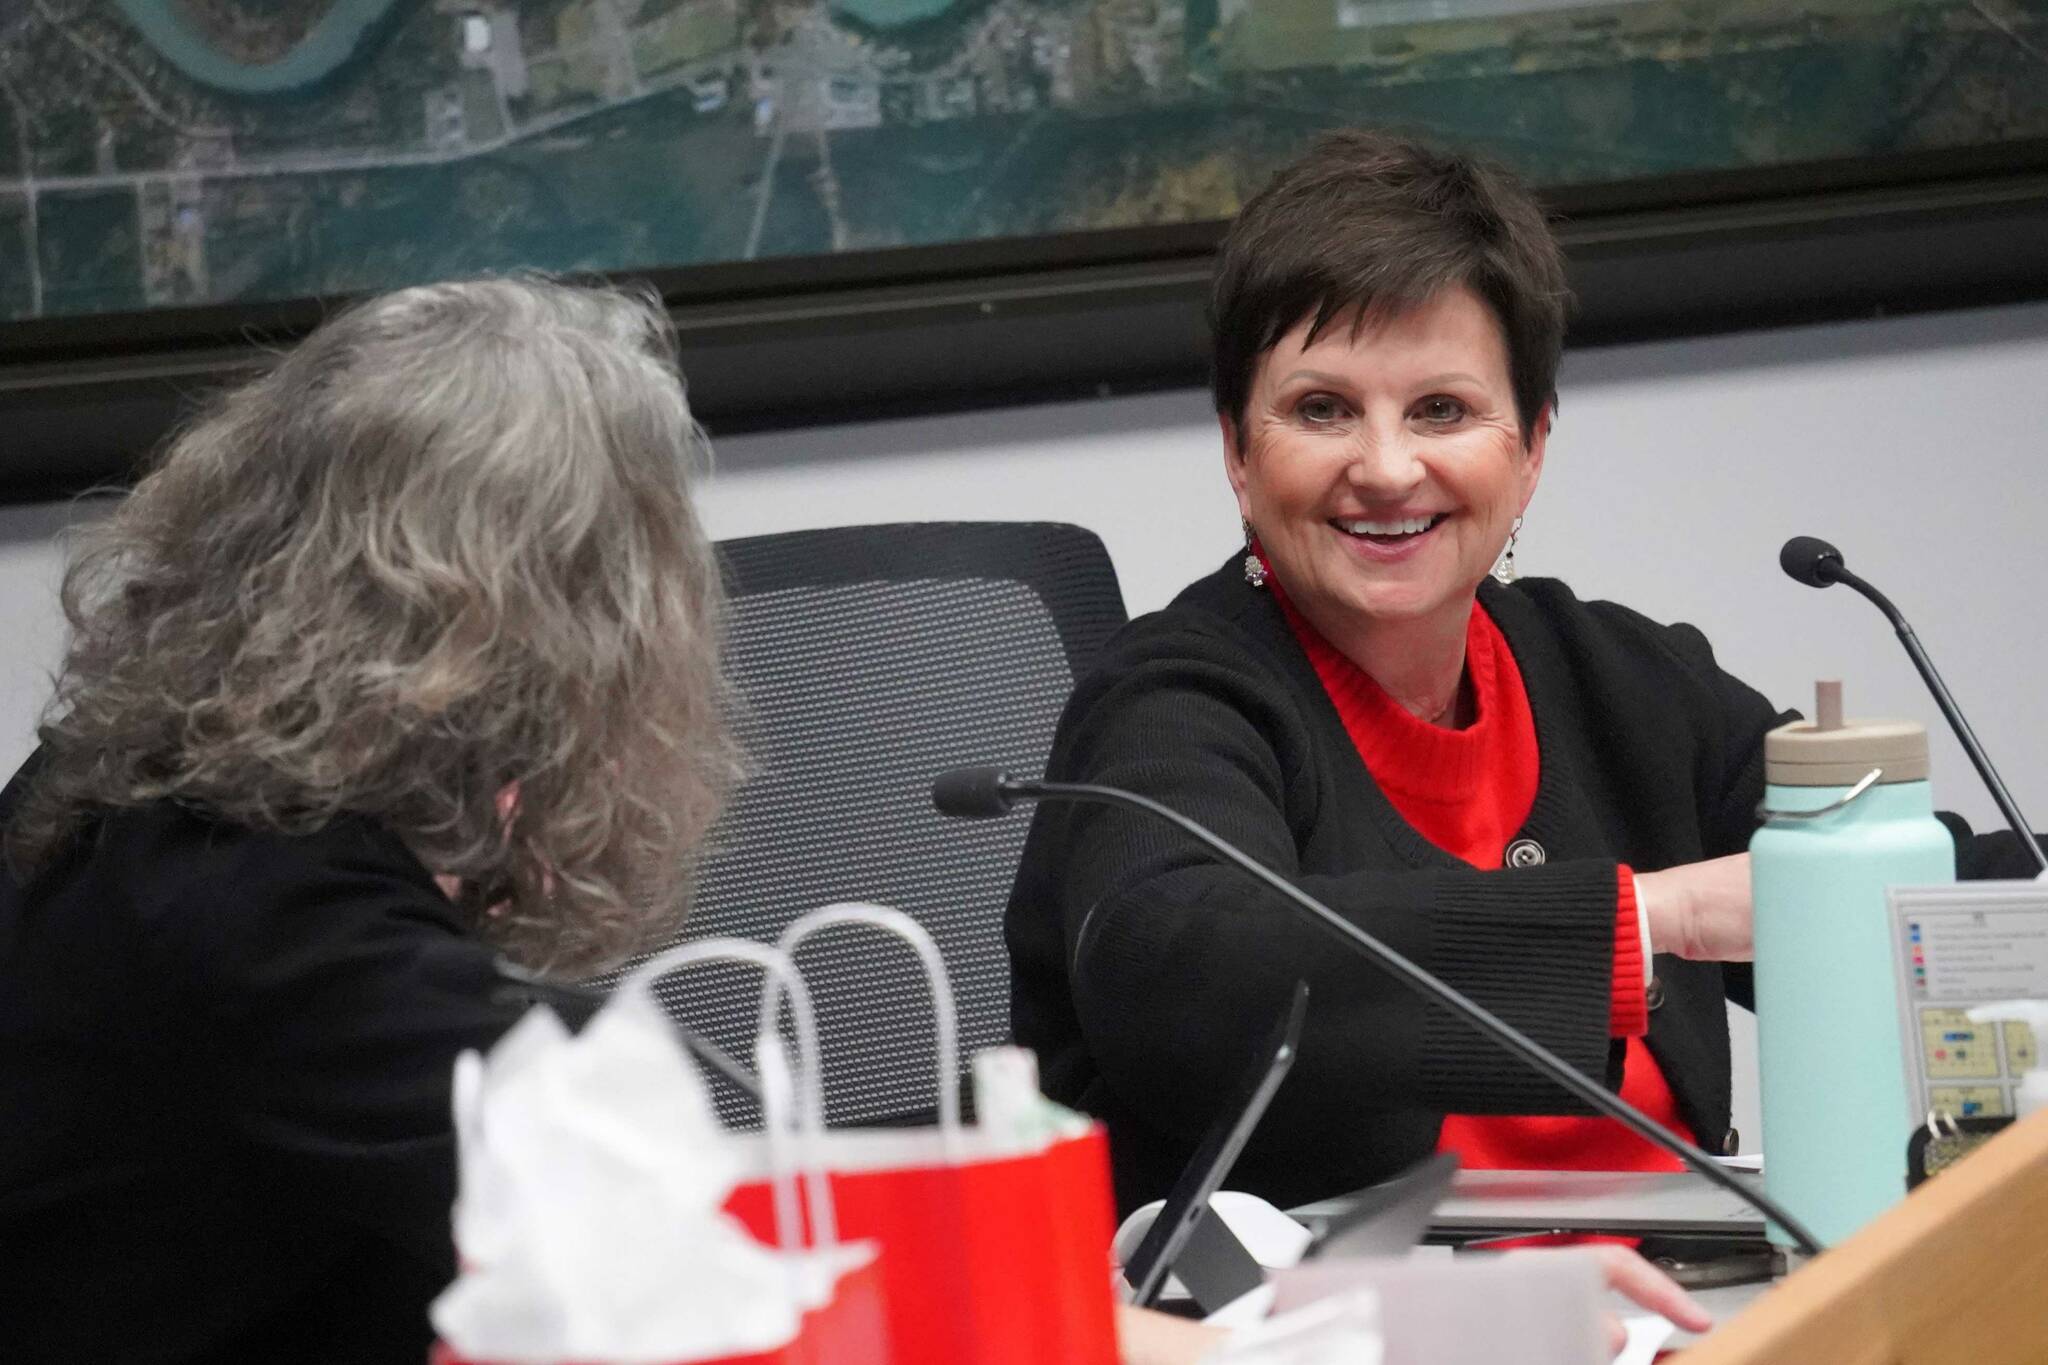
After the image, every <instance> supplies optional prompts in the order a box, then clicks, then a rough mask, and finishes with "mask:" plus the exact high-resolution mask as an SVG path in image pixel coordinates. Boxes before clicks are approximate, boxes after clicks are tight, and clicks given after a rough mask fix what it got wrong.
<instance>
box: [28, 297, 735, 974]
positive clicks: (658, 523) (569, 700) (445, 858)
mask: <svg viewBox="0 0 2048 1365" xmlns="http://www.w3.org/2000/svg"><path fill="white" fill-rule="evenodd" d="M674 355H675V348H674V336H673V333H672V331H671V329H670V326H669V323H668V320H667V317H666V315H665V314H664V313H663V312H662V310H661V309H660V308H659V307H658V306H656V305H655V304H654V303H653V302H652V301H651V300H644V299H635V298H629V297H627V296H625V295H623V294H621V293H618V292H615V291H610V290H599V289H585V288H573V287H569V286H566V285H560V284H552V283H547V282H544V281H540V280H533V279H499V280H482V281H471V282H466V283H456V284H442V285H432V286H427V287H423V288H416V289H406V290H401V291H399V292H397V293H394V294H389V295H385V296H383V297H381V298H376V299H372V300H370V301H368V302H366V303H363V304H361V305H360V306H357V307H355V308H353V309H351V310H349V311H348V312H345V313H343V314H341V315H339V316H337V317H335V318H334V319H332V320H331V321H329V322H327V323H326V324H325V325H323V326H322V327H320V328H319V329H318V330H317V331H315V332H314V333H313V334H312V335H311V336H309V337H307V338H306V340H305V341H304V342H302V343H300V344H299V345H298V346H296V347H295V348H293V349H292V350H291V351H290V353H289V354H287V355H286V356H285V357H284V358H283V359H282V360H281V361H280V363H278V364H277V366H276V367H275V368H274V369H272V370H271V371H269V372H268V373H267V374H265V375H263V376H262V377H261V378H259V379H256V380H255V381H253V382H252V383H250V384H248V385H246V386H245V387H242V388H240V389H237V390H235V391H233V392H231V393H228V394H227V395H226V396H225V397H224V398H222V399H221V400H219V401H218V402H217V403H216V404H215V406H214V407H213V408H212V410H211V411H210V412H208V413H206V414H205V415H203V416H202V417H201V418H199V419H198V420H197V421H196V422H194V423H193V424H192V425H191V426H190V427H188V428H187V429H186V430H185V431H184V432H183V433H182V434H181V435H179V436H178V437H177V438H176V439H175V440H174V441H173V442H172V443H171V445H170V446H169V447H168V449H167V450H166V452H165V453H164V455H163V456H162V458H161V460H160V461H159V462H158V464H157V467H156V468H155V470H154V472H152V473H151V474H150V475H149V476H148V477H147V478H146V479H144V480H143V481H142V483H141V484H140V485H139V486H138V487H137V488H136V489H135V491H134V492H133V494H132V495H130V496H129V497H128V498H127V500H126V501H125V502H123V503H122V504H121V506H120V507H119V508H118V510H116V511H115V512H114V513H113V514H112V516H111V517H109V518H108V519H107V520H106V521H105V522H104V523H102V524H101V525H99V526H97V527H95V528H93V529H91V530H90V531H88V532H86V533H85V536H84V539H83V543H82V545H81V548H80V552H79V554H78V555H77V557H76V558H75V560H74V562H73V564H72V566H71V567H70V569H69V571H68V573H67V574H66V577H65V581H64V591H63V598H64V609H65V612H66V615H67V616H68V617H69V619H70V622H71V628H72V639H71V644H70V649H69V653H68V655H67V657H66V658H65V661H64V664H63V666H62V669H61V671H60V672H59V674H58V677H57V686H56V695H55V696H54V697H53V698H52V700H51V702H50V704H49V707H48V708H47V710H46V711H45V713H44V721H43V724H42V726H41V727H40V737H41V740H42V744H43V761H42V764H41V766H40V768H39V769H38V770H37V772H36V774H35V775H34V777H33V778H32V780H31V785H30V787H29V789H28V791H27V793H26V794H25V796H24V799H23V802H22V804H21V806H20V807H19V808H18V810H17V815H16V818H15V820H14V821H12V822H11V824H10V828H9V830H8V834H7V854H8V858H9V860H10V862H11V863H12V865H13V867H14V869H15V871H16V874H17V875H18V876H23V877H25V876H27V875H32V874H33V873H34V872H35V871H36V870H39V869H41V868H42V867H44V866H46V865H47V864H49V863H50V862H51V861H53V860H54V859H55V858H56V857H57V856H58V855H59V854H60V853H61V852H62V851H63V849H64V848H65V847H66V845H67V844H69V843H70V842H71V841H72V840H73V839H74V837H75V836H77V835H78V834H79V833H80V832H81V830H83V829H84V828H85V827H86V826H87V825H89V824H90V822H91V821H92V820H93V819H94V818H95V815H96V813H98V812H103V811H105V810H108V809H116V808H120V807H126V806H135V805H139V804H141V803H144V802H150V801H157V800H162V799H170V800H174V801H178V802H181V803H183V804H186V805H189V806H192V807H194V808H197V809H199V810H201V811H203V812H205V813H207V814H209V815H210V816H212V817H215V818H218V819H220V820H223V821H228V822H232V823H235V824H240V825H243V826H246V827H250V828H255V829H262V830H275V831H280V832H284V833H304V832H308V831H311V830H314V829H317V828H319V827H320V826H322V825H323V824H325V823H327V822H328V821H330V820H332V819H334V818H336V817H338V816H341V815H344V814H356V815H364V816H368V817H370V818H372V819H374V820H376V821H378V822H379V823H381V824H382V825H383V826H384V827H385V828H387V829H389V830H391V831H392V832H393V833H395V834H397V835H398V836H399V837H400V838H402V839H403V840H404V841H405V842H406V843H407V844H408V846H410V847H411V849H412V850H413V851H414V853H415V854H416V855H417V856H418V857H419V859H420V861H421V862H422V863H423V864H424V865H425V866H426V867H427V868H429V869H430V870H432V871H433V872H435V873H437V874H442V875H447V876H453V877H456V878H459V879H460V880H461V881H462V883H463V884H464V886H465V887H466V888H468V889H469V892H470V894H467V895H465V896H464V897H462V903H463V904H464V905H465V906H466V907H467V908H468V911H469V914H470V916H471V917H472V920H473V923H474V926H475V928H476V929H477V931H478V932H479V933H481V934H482V935H483V936H484V937H486V938H487V939H489V940H491V941H493V942H495V943H496V944H497V945H498V946H499V947H501V948H502V949H503V950H504V951H506V952H507V953H508V954H510V955H511V956H512V957H513V958H515V959H516V960H518V961H520V962H522V963H524V964H525V965H527V966H529V967H534V968H537V969H541V970H547V971H555V972H562V973H572V972H586V971H590V970H594V969H596V968H598V967H601V966H604V965H606V964H609V963H611V962H614V961H616V960H618V959H619V958H621V957H623V956H625V955H626V954H628V953H630V952H631V951H633V950H634V949H636V948H639V947H642V946H644V945H645V944H646V943H648V942H650V941H652V940H654V939H655V938H656V937H658V936H659V935H660V934H661V933H662V932H664V931H666V930H668V929H671V928H672V927H673V925H674V922H675V920H676V918H677V917H678V916H679V915H680V912H681V903H682V900H683V899H684V897H685V895H686V890H687V884H688V869H689V863H690V859H689V853H690V851H691V850H693V849H694V848H695V847H696V846H697V844H698V842H699V840H700V839H701V838H702V837H703V835H704V834H705V832H706V830H707V828H708V827H709V825H710V823H711V822H712V820H713V819H714V818H715V817H716V815H717V812H718V810H719V808H720V806H721V804H722V802H723V799H724V796H725V793H726V791H727V789H728V788H729V786H730V784H731V782H732V780H733V779H734V778H735V777H736V775H737V772H738V757H737V750H736V749H735V747H734V745H733V742H732V741H731V739H730V737H729V732H728V729H727V726H726V721H725V705H724V703H725V690H724V685H723V681H722V675H721V673H720V669H719V662H718V656H719V646H720V639H721V626H720V618H721V611H722V601H723V599H722V595H721V591H720V587H719V577H718V571H717V566H716V563H715V561H714V558H713V554H712V550H711V547H710V545H709V544H708V543H707V541H706V540H705V538H704V534H703V532H702V530H701V529H700V528H699V526H698V523H697V518H696V514H695V512H694V511H693V510H692V507H691V503H690V491H689V487H690V482H691V479H692V477H693V475H694V474H695V473H696V472H697V471H698V470H700V469H701V468H702V467H703V466H704V464H705V462H706V460H707V458H708V447H707V446H706V444H705V441H704V437H703V433H702V431H701V430H700V429H699V428H698V426H697V425H696V423H695V421H694V420H693V419H692V418H691V416H690V412H689V408H688V406H687V404H686V403H685V402H684V397H683V389H682V383H681V376H680V375H679V374H678V373H677V370H676V367H675V362H674ZM513 784H517V785H516V788H514V786H513ZM508 789H511V790H515V791H516V794H517V795H516V800H513V801H510V802H505V803H504V804H505V805H506V806H507V807H508V808H507V809H505V810H502V811H501V809H500V805H501V793H505V792H507V791H508ZM486 907H489V909H488V910H487V909H486Z"/></svg>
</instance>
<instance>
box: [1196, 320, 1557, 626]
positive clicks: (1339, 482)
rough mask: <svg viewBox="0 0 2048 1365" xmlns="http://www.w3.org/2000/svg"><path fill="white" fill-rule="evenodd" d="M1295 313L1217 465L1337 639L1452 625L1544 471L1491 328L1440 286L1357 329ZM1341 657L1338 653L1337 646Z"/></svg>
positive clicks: (1302, 601) (1304, 609)
mask: <svg viewBox="0 0 2048 1365" xmlns="http://www.w3.org/2000/svg"><path fill="white" fill-rule="evenodd" d="M1308 328H1309V323H1308V320H1307V319H1304V320H1303V321H1301V322H1300V323H1298V324H1296V325H1295V327H1294V328H1293V329H1292V330H1291V331H1289V332H1288V333H1287V334H1286V335H1285V336H1283V337H1281V338H1280V341H1279V343H1278V344H1277V345H1275V346H1274V347H1273V349H1272V350H1271V351H1269V352H1267V353H1266V355H1265V356H1264V357H1263V358H1262V359H1261V360H1260V362H1259V365H1258V368H1257V371H1256V373H1255V374H1254V375H1253V378H1252V385H1251V392H1250V394H1249V395H1248V396H1247V399H1246V402H1245V409H1244V421H1243V436H1242V439H1241V440H1240V437H1239V433H1238V431H1237V429H1236V428H1235V427H1234V425H1233V424H1232V422H1231V420H1230V417H1229V415H1228V414H1224V415H1223V418H1222V422H1223V444H1224V466H1225V468H1226V470H1227V471H1228V473H1229V475H1230V484H1231V487H1232V488H1233V489H1235V490H1236V492H1237V505H1238V510H1239V512H1241V513H1242V514H1243V516H1244V518H1245V520H1246V521H1248V522H1250V523H1251V525H1252V529H1253V530H1254V531H1255V532H1257V534H1258V537H1259V544H1260V547H1261V548H1262V549H1264V550H1265V552H1266V557H1267V559H1268V560H1270V561H1271V562H1272V565H1273V570H1274V572H1275V573H1276V574H1277V575H1278V576H1279V579H1280V582H1281V583H1282V584H1283V585H1284V586H1285V587H1286V589H1287V595H1288V597H1289V599H1290V600H1292V601H1293V602H1294V604H1295V605H1296V607H1298V608H1299V609H1300V611H1301V613H1302V614H1303V615H1304V616H1306V617H1307V618H1308V619H1309V621H1310V622H1311V623H1312V624H1314V625H1315V627H1316V629H1317V630H1319V631H1321V632H1322V633H1323V635H1324V636H1325V637H1326V638H1328V639H1329V640H1330V641H1331V642H1332V643H1333V644H1336V645H1337V646H1338V647H1339V648H1340V649H1343V648H1345V642H1346V641H1347V640H1352V639H1357V638H1358V637H1359V635H1360V633H1361V632H1370V631H1371V630H1372V629H1373V628H1374V627H1375V626H1388V625H1394V624H1396V623H1402V622H1430V623H1432V624H1434V625H1436V626H1437V627H1438V628H1439V629H1451V628H1456V629H1458V630H1460V631H1462V629H1463V624H1464V620H1465V617H1466V615H1467V614H1468V613H1469V612H1470V610H1471V602H1472V594H1473V593H1474V592H1475V591H1476V590H1477V588H1478V586H1479V581H1480V579H1482V578H1484V577H1485V576H1486V574H1487V572H1488V570H1490V569H1491V568H1492V567H1493V564H1494V561H1495V560H1496V559H1498V558H1499V557H1500V552H1501V549H1502V547H1503V546H1505V545H1506V544H1507V539H1508V531H1509V529H1510V527H1511V526H1512V525H1513V523H1514V519H1515V518H1516V517H1517V516H1519V515H1521V513H1522V510H1523V509H1524V508H1525V507H1527V506H1528V504H1529V499H1530V497H1531V495H1533V494H1534V493H1535V491H1536V480H1537V478H1538V476H1539V475H1541V473H1542V471H1543V447H1544V437H1545V434H1546V429H1547V428H1548V426H1549V411H1548V409H1545V411H1544V413H1543V415H1542V416H1541V417H1539V419H1538V421H1537V423H1536V430H1535V431H1534V432H1533V433H1532V434H1531V439H1530V441H1529V442H1528V445H1527V446H1526V448H1525V447H1524V445H1523V441H1522V430H1521V424H1520V422H1519V421H1518V420H1517V418H1516V414H1515V400H1514V387H1513V385H1512V384H1511V383H1510V381H1509V377H1508V359H1507V348H1506V345H1505V343H1504V342H1503V340H1502V337H1501V329H1500V324H1499V323H1498V322H1496V321H1495V319H1494V316H1493V313H1492V311H1491V310H1490V309H1489V308H1488V307H1487V306H1486V305H1485V304H1484V303H1483V302H1481V301H1480V299H1479V297H1478V296H1477V295H1475V294H1473V293H1472V292H1471V291H1470V290H1468V289H1464V288H1454V289H1447V290H1445V291H1443V292H1442V293H1440V294H1437V295H1435V296H1434V297H1432V298H1431V299H1429V300H1428V301H1427V302H1425V303H1423V304H1421V305H1419V306H1417V307H1415V308H1412V309H1409V310H1408V311H1406V312H1403V313H1400V314H1398V315H1396V316H1393V317H1389V318H1385V319H1382V320H1376V321H1373V322H1370V323H1368V324H1367V325H1366V326H1364V327H1362V328H1359V329H1358V330H1357V332H1356V334H1355V335H1354V333H1353V330H1352V327H1351V325H1350V320H1349V319H1348V318H1341V317H1340V318H1338V319H1337V320H1336V321H1334V322H1333V323H1332V324H1331V325H1330V326H1328V327H1326V328H1324V329H1323V331H1322V333H1321V334H1320V335H1319V336H1317V337H1316V339H1315V340H1314V341H1312V342H1311V341H1308V340H1307V334H1308ZM1347 652H1349V651H1347Z"/></svg>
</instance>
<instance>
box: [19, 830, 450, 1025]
mask: <svg viewBox="0 0 2048 1365" xmlns="http://www.w3.org/2000/svg"><path fill="white" fill-rule="evenodd" d="M26 896H27V899H29V900H31V901H41V902H46V903H61V904H62V905H63V906H64V912H65V913H69V914H79V913H81V912H82V913H84V914H88V915H91V916H93V917H95V918H98V919H100V920H102V921H105V920H107V919H109V918H112V919H116V920H121V921H125V923H120V924H115V925H112V926H109V927H111V928H112V929H114V930H115V931H116V932H121V933H131V934H133V935H135V936H136V940H137V947H138V948H139V949H140V950H142V951H143V952H144V953H145V954H146V955H148V956H150V957H153V958H155V959H156V960H158V961H159V962H161V963H162V964H163V966H164V967H165V968H166V969H168V970H172V971H175V972H178V973H179V974H180V975H189V976H192V977H195V978H200V979H202V980H204V981H205V982H207V983H210V984H212V985H214V986H218V985H221V984H224V983H225V982H227V981H230V980H232V979H235V978H238V977H245V976H254V975H261V974H262V972H263V971H264V970H265V968H264V965H263V964H264V963H265V962H266V961H269V960H272V959H276V958H279V957H291V956H297V955H299V954H301V953H304V952H308V951H318V950H319V946H320V945H321V944H323V943H325V944H332V943H335V942H338V941H341V940H345V939H349V938H363V937H380V938H388V937H406V936H422V937H434V938H442V937H449V936H462V935H463V930H462V926H461V923H460V921H459V919H458V918H457V917H456V914H455V911H454V907H453V906H452V905H450V904H449V903H448V900H447V898H446V897H445V896H443V895H442V894H441V893H440V891H439V889H438V888H437V887H436V886H435V884H434V881H433V878H432V876H431V875H430V874H429V873H428V872H427V870H426V869H425V868H424V867H422V866H421V865H420V863H419V861H418V859H416V858H415V857H413V856H412V854H411V852H410V851H409V850H408V849H407V848H406V846H405V844H404V842H403V841H402V840H400V839H399V838H398V837H397V836H396V835H394V834H392V833H390V832H389V831H388V830H386V829H384V828H383V827H382V826H381V825H380V824H378V823H377V822H375V821H373V820H370V819H367V818H364V817H361V816H356V815H342V816H339V817H336V818H333V819H330V820H328V821H326V822H325V823H323V824H321V825H319V826H318V827H316V828H312V829H309V830H307V831H306V832H303V833H288V832H284V831H279V830H274V829H261V828H254V827H251V826H249V825H246V824H242V823H238V822H235V821H231V820H227V819H223V818H220V817H218V816H215V815H213V814H211V813H209V812H208V811H206V810H204V809H203V808H199V807H195V806H191V805H187V804H184V803H181V802H177V801H171V800H157V801H151V802H147V803H144V804H140V805H136V806H132V807H124V808H121V809H117V810H111V811H105V812H102V813H100V814H99V815H98V816H96V817H95V818H93V819H92V820H91V821H89V822H88V823H87V824H86V825H85V827H84V828H82V829H81V830H80V831H79V832H78V834H77V835H76V836H75V840H74V845H73V847H71V848H70V849H68V850H66V851H65V853H63V854H62V855H60V856H59V858H58V859H57V860H56V861H55V862H54V863H53V865H52V867H51V868H50V870H49V872H48V873H47V874H45V875H44V876H41V877H39V878H37V879H36V881H35V882H34V883H33V884H32V885H31V886H30V887H29V888H27V890H26Z"/></svg>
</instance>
